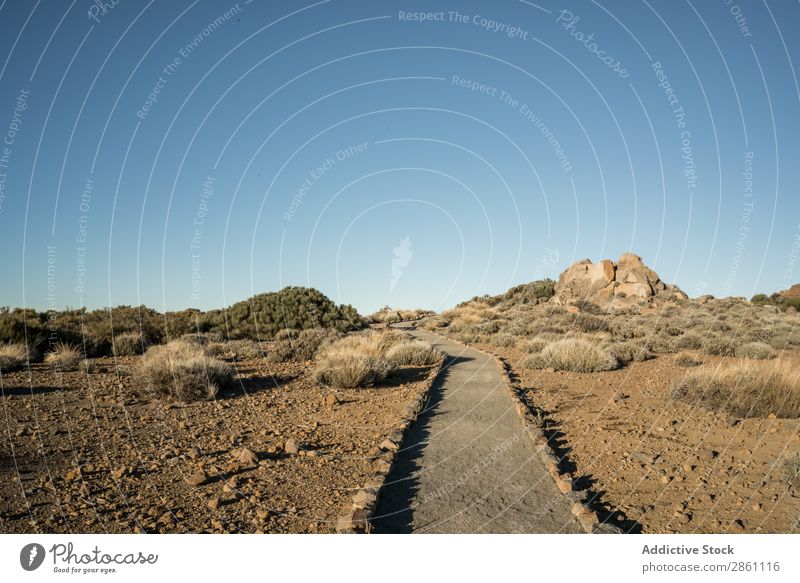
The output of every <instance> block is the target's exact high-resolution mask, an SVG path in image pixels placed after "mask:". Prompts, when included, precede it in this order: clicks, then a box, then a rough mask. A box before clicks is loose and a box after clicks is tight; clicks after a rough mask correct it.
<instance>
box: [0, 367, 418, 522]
mask: <svg viewBox="0 0 800 583" xmlns="http://www.w3.org/2000/svg"><path fill="white" fill-rule="evenodd" d="M91 362H92V370H91V372H90V373H88V374H87V373H85V372H69V373H63V374H59V373H56V372H54V371H53V369H52V368H50V367H47V366H45V365H43V364H36V365H32V367H31V371H30V373H29V372H28V371H27V370H23V371H19V372H15V373H11V374H7V375H3V377H2V379H1V382H2V394H3V396H2V402H1V403H0V431H2V434H3V437H2V439H0V444H2V447H1V448H0V456H1V457H0V459H2V462H1V463H0V482H2V484H3V488H2V493H1V494H0V532H4V533H18V532H47V533H62V532H71V533H88V532H109V533H128V532H166V533H181V532H332V531H333V530H334V526H335V520H336V517H337V513H339V512H340V511H341V508H342V505H343V504H344V503H345V502H346V501H348V502H349V499H350V498H351V497H352V494H353V489H355V488H358V487H359V486H361V485H363V483H364V482H366V481H367V479H368V478H369V476H370V474H371V462H370V460H369V459H368V454H369V452H370V451H371V450H373V449H374V448H375V446H376V445H377V444H378V443H380V442H381V440H382V439H383V438H384V437H385V435H386V434H387V433H388V432H389V431H390V427H391V426H393V425H395V424H396V423H397V422H398V421H399V419H400V418H401V417H402V411H403V410H404V408H405V407H406V406H407V405H408V403H409V402H410V401H411V399H412V397H413V395H414V392H415V389H416V387H417V386H418V384H419V383H423V382H426V381H427V378H428V376H429V375H430V374H432V372H431V370H430V368H409V367H406V368H404V369H401V371H399V372H398V373H396V374H395V375H393V376H392V378H390V379H389V380H387V381H386V382H385V383H384V384H383V385H382V386H379V387H375V388H369V389H351V390H341V389H337V390H336V391H335V395H336V397H337V399H338V403H336V404H333V405H331V404H330V403H328V402H326V397H328V395H329V394H330V393H331V391H330V390H329V389H326V388H323V387H320V386H319V385H318V384H317V383H316V382H315V381H314V380H313V379H312V378H311V376H310V373H309V369H310V363H298V362H294V363H289V364H283V365H271V364H269V365H268V364H266V363H264V362H263V361H260V360H247V361H241V362H238V363H236V368H237V371H238V373H239V378H238V380H237V383H236V385H235V386H234V387H233V388H231V389H228V390H227V391H224V392H223V393H222V394H221V395H219V396H218V398H217V399H216V400H214V401H206V402H197V403H190V404H169V403H164V402H162V401H159V400H156V399H148V398H137V397H135V396H133V391H131V389H132V388H133V387H136V385H137V383H138V382H139V379H137V376H136V368H135V364H136V362H137V357H127V358H119V359H117V360H116V362H115V361H114V359H111V358H99V359H93V360H92V361H91ZM292 440H293V442H294V443H293V442H292ZM295 443H296V444H297V445H298V446H299V448H298V449H299V451H298V452H297V453H290V452H291V451H293V447H292V446H293V445H294V444H295ZM243 448H244V449H245V450H246V451H244V454H243V453H242V452H243ZM193 478H196V481H200V479H203V478H204V479H203V482H202V483H201V484H199V485H193V484H194V482H195V480H193Z"/></svg>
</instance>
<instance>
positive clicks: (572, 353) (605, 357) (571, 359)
mask: <svg viewBox="0 0 800 583" xmlns="http://www.w3.org/2000/svg"><path fill="white" fill-rule="evenodd" d="M522 366H524V367H525V368H554V369H556V370H566V371H570V372H601V371H607V370H614V369H615V368H617V367H619V362H618V361H617V359H616V358H614V357H613V356H612V355H611V354H610V353H609V352H608V351H606V350H604V349H603V348H601V347H599V346H595V345H594V344H592V343H590V342H587V341H586V340H581V339H579V338H567V339H564V340H558V341H556V342H553V343H551V344H548V345H547V346H545V347H544V349H543V350H542V352H541V353H539V354H533V355H531V356H528V357H527V358H525V359H523V361H522Z"/></svg>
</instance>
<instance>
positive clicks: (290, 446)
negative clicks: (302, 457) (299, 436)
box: [283, 438, 300, 455]
mask: <svg viewBox="0 0 800 583" xmlns="http://www.w3.org/2000/svg"><path fill="white" fill-rule="evenodd" d="M283 451H284V452H286V453H288V454H289V455H296V454H297V453H298V452H299V451H300V446H299V445H297V442H296V441H295V440H294V439H292V438H289V439H287V440H286V443H285V444H284V446H283Z"/></svg>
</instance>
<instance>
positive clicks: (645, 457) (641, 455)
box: [630, 451, 658, 464]
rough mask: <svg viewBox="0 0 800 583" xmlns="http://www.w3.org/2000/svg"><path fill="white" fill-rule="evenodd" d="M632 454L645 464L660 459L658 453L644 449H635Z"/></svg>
mask: <svg viewBox="0 0 800 583" xmlns="http://www.w3.org/2000/svg"><path fill="white" fill-rule="evenodd" d="M630 455H631V457H632V458H634V459H637V460H639V461H640V462H642V463H643V464H652V463H653V462H655V461H656V459H658V455H657V454H652V453H645V452H643V451H633V452H631V454H630Z"/></svg>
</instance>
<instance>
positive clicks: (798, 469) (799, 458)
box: [783, 452, 800, 488]
mask: <svg viewBox="0 0 800 583" xmlns="http://www.w3.org/2000/svg"><path fill="white" fill-rule="evenodd" d="M783 476H784V478H786V481H787V482H788V484H789V485H790V486H792V487H793V488H800V452H797V453H795V454H793V455H790V456H788V457H787V458H786V459H785V460H784V461H783Z"/></svg>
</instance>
